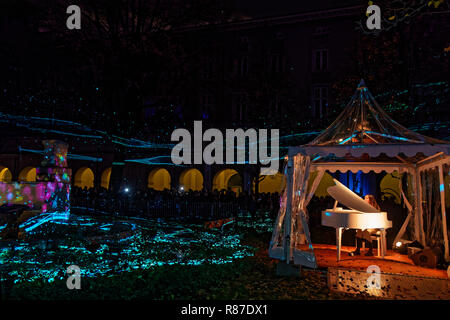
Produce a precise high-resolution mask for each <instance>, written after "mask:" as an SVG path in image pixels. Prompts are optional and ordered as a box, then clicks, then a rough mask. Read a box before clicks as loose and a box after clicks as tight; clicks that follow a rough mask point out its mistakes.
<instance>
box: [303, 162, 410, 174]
mask: <svg viewBox="0 0 450 320" xmlns="http://www.w3.org/2000/svg"><path fill="white" fill-rule="evenodd" d="M311 168H312V170H319V169H322V170H327V171H329V172H332V173H333V172H336V171H340V172H347V171H351V172H353V173H357V172H358V171H362V172H363V173H369V172H371V171H373V172H375V173H380V172H383V171H384V172H387V173H392V172H394V171H398V172H399V173H402V172H406V171H410V170H412V168H413V167H412V166H411V165H408V164H403V163H381V162H370V163H364V162H363V163H361V162H318V163H313V164H312V165H311Z"/></svg>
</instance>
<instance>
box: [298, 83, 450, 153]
mask: <svg viewBox="0 0 450 320" xmlns="http://www.w3.org/2000/svg"><path fill="white" fill-rule="evenodd" d="M449 151H450V144H449V143H448V142H447V141H442V140H438V139H434V138H430V137H427V136H424V135H421V134H419V133H417V132H414V131H412V130H409V129H407V128H405V127H403V126H402V125H400V124H398V123H397V122H395V121H394V120H393V119H392V118H391V117H390V116H389V115H388V114H387V113H386V112H385V111H384V110H383V109H382V108H381V107H380V106H379V104H378V103H377V102H376V101H375V99H374V97H373V96H372V94H371V93H370V91H369V90H368V89H367V87H366V84H365V83H364V80H361V82H360V83H359V85H358V88H357V89H356V91H355V93H354V95H353V97H352V99H351V100H350V102H349V103H348V104H347V106H346V107H345V108H344V110H343V111H342V113H341V114H340V115H339V116H338V117H337V119H336V120H335V121H334V122H333V123H332V124H331V125H330V126H329V127H328V128H327V129H325V130H324V131H323V132H322V133H321V134H320V135H319V136H317V137H316V138H315V139H314V140H313V141H311V142H310V143H308V144H306V145H303V146H300V147H293V148H290V150H289V154H290V155H293V154H296V153H299V152H300V153H303V154H309V155H318V156H327V155H329V154H334V155H335V156H338V157H343V156H345V155H348V154H350V155H352V156H355V157H360V156H362V155H363V154H364V153H366V154H368V155H369V156H371V157H375V156H379V155H380V154H382V153H384V154H386V155H387V156H389V157H395V156H397V155H399V154H404V155H406V156H407V157H414V156H415V155H416V154H417V153H419V152H421V153H423V154H424V155H425V156H429V155H432V154H435V153H439V152H443V153H445V154H449Z"/></svg>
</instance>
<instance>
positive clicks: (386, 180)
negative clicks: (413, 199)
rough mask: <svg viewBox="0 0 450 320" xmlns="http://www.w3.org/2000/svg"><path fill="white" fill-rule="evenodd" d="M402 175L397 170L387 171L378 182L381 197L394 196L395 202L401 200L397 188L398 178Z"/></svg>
mask: <svg viewBox="0 0 450 320" xmlns="http://www.w3.org/2000/svg"><path fill="white" fill-rule="evenodd" d="M401 177H402V175H401V174H399V173H398V172H397V171H394V172H392V173H387V174H386V175H385V176H384V177H383V179H381V182H380V191H381V195H382V199H385V198H394V201H395V203H398V204H399V203H400V202H401V193H400V188H399V179H401Z"/></svg>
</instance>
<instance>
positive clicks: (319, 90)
mask: <svg viewBox="0 0 450 320" xmlns="http://www.w3.org/2000/svg"><path fill="white" fill-rule="evenodd" d="M312 100H313V101H312V104H313V116H314V117H317V118H323V117H325V116H326V113H327V106H328V87H326V86H317V87H314V88H313V92H312Z"/></svg>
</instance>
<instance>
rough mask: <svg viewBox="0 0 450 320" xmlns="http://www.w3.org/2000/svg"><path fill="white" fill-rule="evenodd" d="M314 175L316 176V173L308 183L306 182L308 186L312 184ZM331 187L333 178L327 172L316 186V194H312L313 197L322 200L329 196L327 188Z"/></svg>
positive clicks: (313, 174)
mask: <svg viewBox="0 0 450 320" xmlns="http://www.w3.org/2000/svg"><path fill="white" fill-rule="evenodd" d="M316 175H317V172H314V173H312V174H311V176H310V177H309V181H308V185H309V186H311V184H312V183H313V181H314V179H315V178H316ZM332 186H334V181H333V177H332V176H331V175H330V174H329V173H328V172H324V174H323V176H322V180H320V182H319V185H318V186H317V189H316V192H315V193H314V195H315V196H316V197H318V198H323V197H326V196H329V194H328V191H327V189H328V187H332Z"/></svg>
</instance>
